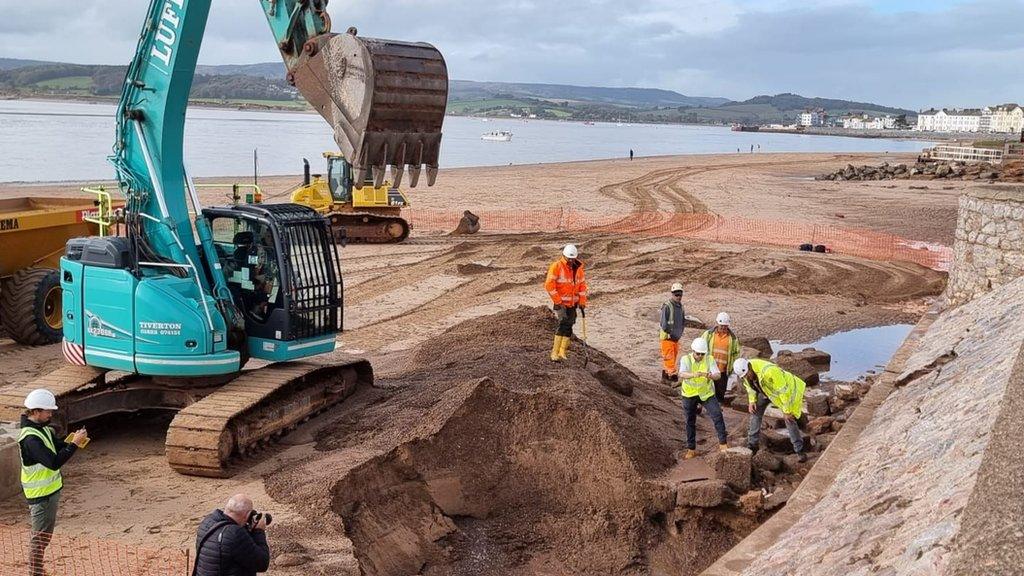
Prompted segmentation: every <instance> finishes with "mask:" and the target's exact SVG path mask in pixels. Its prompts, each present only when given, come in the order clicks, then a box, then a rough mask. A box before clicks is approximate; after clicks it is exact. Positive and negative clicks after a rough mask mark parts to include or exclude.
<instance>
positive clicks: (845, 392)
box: [835, 384, 860, 402]
mask: <svg viewBox="0 0 1024 576" xmlns="http://www.w3.org/2000/svg"><path fill="white" fill-rule="evenodd" d="M835 394H836V398H839V399H840V400H846V401H848V402H855V401H857V400H859V399H860V391H859V387H858V386H857V385H856V384H836V386H835Z"/></svg>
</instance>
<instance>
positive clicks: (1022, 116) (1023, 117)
mask: <svg viewBox="0 0 1024 576" xmlns="http://www.w3.org/2000/svg"><path fill="white" fill-rule="evenodd" d="M986 110H989V113H990V115H991V120H990V121H989V131H990V132H1002V133H1010V134H1019V133H1020V131H1021V130H1024V108H1021V107H1020V106H1018V105H1017V104H1001V105H999V106H995V107H993V108H991V109H988V108H986Z"/></svg>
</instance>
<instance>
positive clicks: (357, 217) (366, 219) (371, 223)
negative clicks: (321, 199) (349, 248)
mask: <svg viewBox="0 0 1024 576" xmlns="http://www.w3.org/2000/svg"><path fill="white" fill-rule="evenodd" d="M328 218H329V220H330V223H331V228H332V229H333V230H335V231H337V232H341V231H344V236H345V241H346V242H348V243H350V244H394V243H398V242H401V241H403V240H405V239H406V238H408V237H409V231H410V229H411V227H410V226H409V223H408V222H407V221H406V220H405V219H403V218H400V217H398V216H386V215H381V214H372V213H369V212H336V213H334V214H331V215H329V216H328Z"/></svg>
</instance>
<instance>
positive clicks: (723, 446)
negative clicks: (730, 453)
mask: <svg viewBox="0 0 1024 576" xmlns="http://www.w3.org/2000/svg"><path fill="white" fill-rule="evenodd" d="M727 450H729V445H728V444H719V445H718V451H719V452H725V451H727Z"/></svg>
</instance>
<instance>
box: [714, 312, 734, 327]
mask: <svg viewBox="0 0 1024 576" xmlns="http://www.w3.org/2000/svg"><path fill="white" fill-rule="evenodd" d="M715 322H717V323H718V325H719V326H728V325H729V324H730V323H732V319H731V318H729V313H728V312H719V313H718V318H715Z"/></svg>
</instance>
